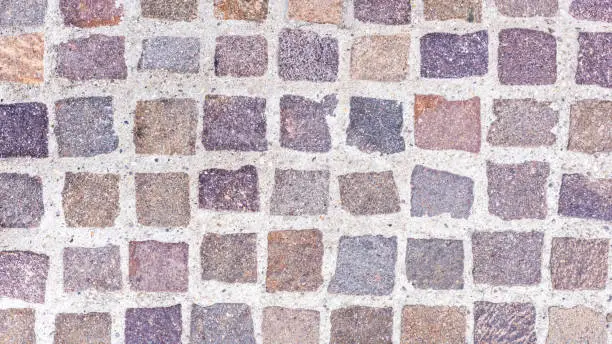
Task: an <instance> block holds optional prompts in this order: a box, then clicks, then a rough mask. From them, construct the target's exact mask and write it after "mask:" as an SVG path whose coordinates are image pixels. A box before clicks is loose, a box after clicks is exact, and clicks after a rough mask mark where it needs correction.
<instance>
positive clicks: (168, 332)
mask: <svg viewBox="0 0 612 344" xmlns="http://www.w3.org/2000/svg"><path fill="white" fill-rule="evenodd" d="M181 332H182V319H181V305H175V306H170V307H157V308H128V309H127V310H126V312H125V344H153V343H154V344H162V343H163V344H181Z"/></svg>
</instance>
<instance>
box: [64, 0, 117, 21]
mask: <svg viewBox="0 0 612 344" xmlns="http://www.w3.org/2000/svg"><path fill="white" fill-rule="evenodd" d="M59 8H60V11H61V13H62V17H63V18H64V24H65V25H69V26H76V27H96V26H106V25H117V24H119V22H120V21H121V17H122V16H123V5H120V6H118V7H117V6H116V4H115V0H94V1H88V2H83V0H60V3H59Z"/></svg>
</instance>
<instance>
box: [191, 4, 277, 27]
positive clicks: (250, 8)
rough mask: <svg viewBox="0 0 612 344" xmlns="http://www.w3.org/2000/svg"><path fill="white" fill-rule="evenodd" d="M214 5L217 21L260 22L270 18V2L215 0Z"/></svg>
mask: <svg viewBox="0 0 612 344" xmlns="http://www.w3.org/2000/svg"><path fill="white" fill-rule="evenodd" d="M194 2H196V1H194ZM213 3H214V6H215V8H214V14H215V17H216V18H217V19H222V20H249V21H258V22H259V21H263V20H265V19H266V18H267V16H268V0H213Z"/></svg>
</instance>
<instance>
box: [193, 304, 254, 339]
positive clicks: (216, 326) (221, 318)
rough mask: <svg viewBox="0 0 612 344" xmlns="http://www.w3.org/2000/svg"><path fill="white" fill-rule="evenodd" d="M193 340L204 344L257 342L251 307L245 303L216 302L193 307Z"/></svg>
mask: <svg viewBox="0 0 612 344" xmlns="http://www.w3.org/2000/svg"><path fill="white" fill-rule="evenodd" d="M191 341H192V342H193V343H202V344H219V343H228V344H229V343H241V344H255V334H254V330H253V319H252V317H251V307H249V306H248V305H246V304H243V303H216V304H213V305H210V306H208V307H202V306H200V305H197V304H194V305H193V308H192V309H191Z"/></svg>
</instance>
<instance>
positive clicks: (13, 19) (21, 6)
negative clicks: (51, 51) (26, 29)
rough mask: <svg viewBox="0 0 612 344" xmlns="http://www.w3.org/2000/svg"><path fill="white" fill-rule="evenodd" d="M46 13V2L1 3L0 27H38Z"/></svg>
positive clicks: (23, 0)
mask: <svg viewBox="0 0 612 344" xmlns="http://www.w3.org/2000/svg"><path fill="white" fill-rule="evenodd" d="M46 12H47V0H19V1H11V0H8V1H2V6H1V7H0V26H39V25H42V24H43V23H44V22H45V13H46Z"/></svg>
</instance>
